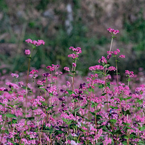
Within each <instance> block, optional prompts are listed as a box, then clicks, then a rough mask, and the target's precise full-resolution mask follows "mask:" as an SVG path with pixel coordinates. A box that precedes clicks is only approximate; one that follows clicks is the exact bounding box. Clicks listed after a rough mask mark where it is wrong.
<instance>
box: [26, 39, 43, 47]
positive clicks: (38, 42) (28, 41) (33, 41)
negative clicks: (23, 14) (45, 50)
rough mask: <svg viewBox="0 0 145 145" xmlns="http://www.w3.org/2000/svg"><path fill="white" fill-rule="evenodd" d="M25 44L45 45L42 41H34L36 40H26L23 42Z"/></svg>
mask: <svg viewBox="0 0 145 145" xmlns="http://www.w3.org/2000/svg"><path fill="white" fill-rule="evenodd" d="M25 42H27V43H31V44H33V45H35V46H40V45H42V44H43V45H44V44H45V42H44V40H38V41H36V40H31V39H27V40H25Z"/></svg>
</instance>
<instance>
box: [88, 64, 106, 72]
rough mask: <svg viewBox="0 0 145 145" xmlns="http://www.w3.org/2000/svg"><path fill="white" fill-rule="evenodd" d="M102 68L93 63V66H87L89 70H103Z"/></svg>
mask: <svg viewBox="0 0 145 145" xmlns="http://www.w3.org/2000/svg"><path fill="white" fill-rule="evenodd" d="M103 69H104V67H103V66H102V65H95V66H91V67H89V70H91V71H95V70H103Z"/></svg>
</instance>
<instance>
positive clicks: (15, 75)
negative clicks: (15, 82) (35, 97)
mask: <svg viewBox="0 0 145 145" xmlns="http://www.w3.org/2000/svg"><path fill="white" fill-rule="evenodd" d="M11 76H12V77H16V78H18V77H19V75H18V74H14V73H11Z"/></svg>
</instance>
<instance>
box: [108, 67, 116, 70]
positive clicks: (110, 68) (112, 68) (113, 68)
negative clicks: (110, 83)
mask: <svg viewBox="0 0 145 145" xmlns="http://www.w3.org/2000/svg"><path fill="white" fill-rule="evenodd" d="M108 70H109V71H115V70H116V68H115V67H114V66H110V67H109V68H108Z"/></svg>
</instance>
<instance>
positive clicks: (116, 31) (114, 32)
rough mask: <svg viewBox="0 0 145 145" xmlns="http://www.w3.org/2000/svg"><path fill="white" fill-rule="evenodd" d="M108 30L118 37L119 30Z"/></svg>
mask: <svg viewBox="0 0 145 145" xmlns="http://www.w3.org/2000/svg"><path fill="white" fill-rule="evenodd" d="M107 30H108V31H109V32H110V33H111V34H114V35H116V34H118V33H119V30H114V29H112V28H108V29H107Z"/></svg>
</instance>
